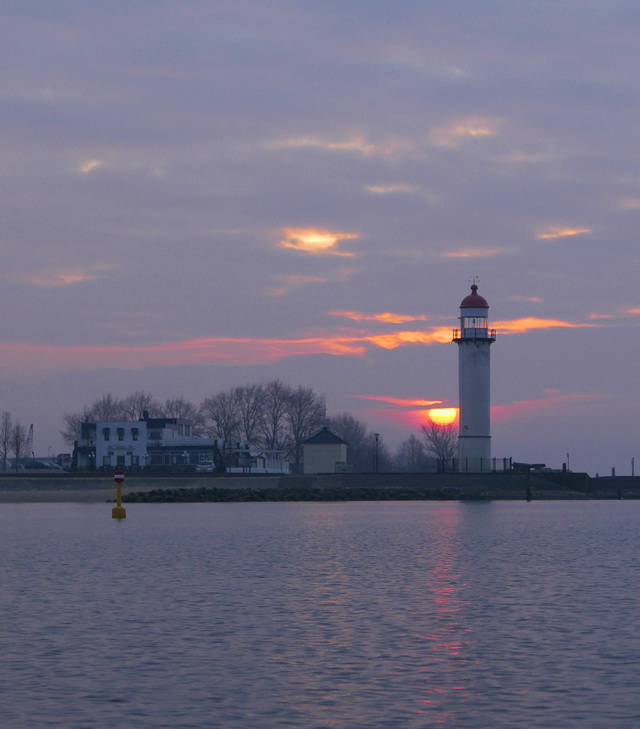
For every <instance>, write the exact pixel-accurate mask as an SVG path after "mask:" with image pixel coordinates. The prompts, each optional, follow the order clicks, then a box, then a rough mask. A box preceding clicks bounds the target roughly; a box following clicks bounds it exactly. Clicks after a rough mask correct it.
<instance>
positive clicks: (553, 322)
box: [493, 316, 598, 334]
mask: <svg viewBox="0 0 640 729" xmlns="http://www.w3.org/2000/svg"><path fill="white" fill-rule="evenodd" d="M596 326H598V325H597V324H575V323H573V322H569V321H562V320H560V319H540V318H538V317H535V316H529V317H524V318H523V319H512V320H511V321H496V322H494V323H493V327H494V328H495V329H498V330H499V331H500V332H501V333H504V334H522V333H523V332H528V331H530V330H531V329H555V328H558V327H560V328H565V329H580V328H582V327H596Z"/></svg>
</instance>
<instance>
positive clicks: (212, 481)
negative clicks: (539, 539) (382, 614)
mask: <svg viewBox="0 0 640 729" xmlns="http://www.w3.org/2000/svg"><path fill="white" fill-rule="evenodd" d="M527 485H529V487H530V493H531V498H532V499H534V500H536V499H581V498H586V497H585V495H584V494H582V493H579V492H577V491H573V490H571V489H566V488H564V487H563V486H562V485H558V484H554V483H549V482H547V481H544V480H542V479H537V478H531V479H530V480H529V481H527V477H526V476H525V475H523V474H512V473H508V474H502V473H500V474H476V475H471V474H320V475H317V476H279V477H257V476H256V477H252V476H245V477H228V476H216V477H213V478H209V479H207V480H206V481H205V480H201V481H200V483H198V482H195V483H194V482H191V483H184V484H180V485H178V484H173V485H172V486H171V487H169V488H167V487H165V486H164V485H163V486H162V487H157V488H150V489H146V490H144V491H135V489H132V491H131V492H130V493H128V494H126V495H125V496H124V498H123V501H125V502H128V503H176V502H230V501H233V502H238V501H408V500H431V501H445V500H456V501H460V500H463V501H471V500H484V501H486V500H497V499H500V500H523V499H525V498H526V497H527Z"/></svg>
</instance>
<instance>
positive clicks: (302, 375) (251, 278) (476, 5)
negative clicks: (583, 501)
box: [0, 0, 640, 474]
mask: <svg viewBox="0 0 640 729" xmlns="http://www.w3.org/2000/svg"><path fill="white" fill-rule="evenodd" d="M639 27H640V5H639V4H638V3H637V2H631V1H618V0H607V1H606V2H605V1H604V0H584V1H583V2H580V3H577V2H575V1H571V2H569V1H568V0H554V1H553V2H547V1H546V0H539V1H538V2H529V3H521V2H514V1H513V0H503V1H496V0H486V1H485V2H477V0H446V1H445V0H429V1H426V0H394V1H393V2H391V0H341V1H340V2H338V1H337V0H322V2H320V0H315V1H311V0H286V1H285V0H269V1H268V2H265V0H181V1H180V2H178V1H177V0H135V2H133V3H132V2H124V1H123V0H110V1H109V2H106V1H105V0H95V1H94V2H82V1H81V0H56V2H51V0H5V1H4V2H3V3H2V5H1V6H0V37H1V41H2V42H1V45H0V53H1V54H2V56H3V64H2V67H3V71H4V72H3V75H2V78H0V111H1V116H0V118H1V119H2V134H1V135H0V145H1V148H2V157H1V160H2V165H1V167H0V176H1V177H0V179H1V185H2V196H1V198H0V200H1V204H2V217H1V228H0V251H1V254H2V265H1V266H0V275H1V276H2V287H1V288H0V292H1V293H0V303H1V311H2V316H1V317H0V367H1V369H0V410H9V411H11V413H12V414H13V416H14V418H17V419H19V420H20V421H21V422H23V423H25V424H27V425H28V424H29V423H34V429H35V450H36V451H37V452H38V453H39V454H41V455H42V454H46V453H47V451H49V450H53V451H54V452H58V451H59V450H63V444H62V441H61V438H60V436H59V434H58V431H59V429H60V428H61V425H62V424H61V416H62V413H63V412H64V411H65V410H66V411H77V410H80V409H81V408H82V406H83V405H84V404H87V403H89V402H91V401H92V400H93V399H95V398H97V397H99V396H101V395H102V394H103V393H105V392H107V391H111V392H113V393H114V394H116V395H121V396H125V395H128V394H130V393H131V392H133V391H134V390H139V389H144V390H147V391H149V392H151V393H153V394H154V395H155V396H156V397H157V398H158V399H160V400H164V399H165V398H167V397H170V396H176V395H184V396H185V397H187V398H189V399H191V400H193V401H195V402H198V403H199V402H201V401H202V399H204V398H205V397H207V396H210V395H212V394H215V393H216V392H218V391H220V390H222V389H225V388H227V387H229V386H232V385H238V384H245V383H248V382H259V381H266V380H270V379H274V378H277V377H279V378H282V379H283V380H285V381H286V382H288V383H290V384H292V385H298V384H302V385H306V386H310V387H313V388H314V389H315V390H316V391H318V392H320V393H324V394H325V395H326V397H327V404H328V411H329V413H330V414H331V413H336V412H340V411H343V410H349V411H350V412H352V413H353V414H354V415H356V417H358V418H360V419H362V420H363V421H365V422H366V423H367V425H368V427H370V428H371V429H375V430H376V431H378V432H380V433H381V434H382V436H383V438H384V440H385V441H386V443H387V444H388V445H389V446H390V447H392V448H395V446H397V444H398V443H399V442H400V441H402V440H404V439H405V438H407V437H408V436H409V435H410V434H411V433H416V434H417V428H418V425H419V423H420V422H421V419H422V420H423V419H424V417H425V414H424V413H425V410H426V409H427V408H428V407H431V406H440V407H455V406H456V405H457V398H458V380H457V350H456V345H455V344H453V343H451V329H452V328H453V327H455V326H456V317H457V316H458V313H459V309H458V307H459V304H460V301H461V300H462V298H463V297H464V296H466V294H467V293H468V292H469V280H470V279H471V277H472V276H477V277H478V278H479V293H480V294H482V295H483V296H484V297H485V298H486V299H487V300H488V302H489V304H490V307H491V308H490V310H489V314H490V317H491V322H492V326H494V327H495V328H496V329H497V331H498V336H497V341H496V342H495V344H494V345H493V347H492V402H493V411H492V413H493V428H492V434H493V455H494V456H497V457H502V456H512V457H513V458H514V459H516V460H525V461H526V460H530V461H537V462H538V461H539V462H545V463H547V465H549V466H552V467H560V466H561V464H562V463H563V462H565V461H566V460H567V454H569V457H570V467H571V468H572V469H573V470H587V471H589V472H590V473H592V474H595V473H597V472H599V473H600V474H608V473H610V472H611V468H612V467H614V466H615V467H616V470H617V472H618V473H619V474H626V473H630V472H631V459H632V457H634V456H638V457H640V386H639V374H638V371H639V368H640V346H639V343H638V339H639V334H640V328H639V327H640V281H639V278H640V277H639V275H638V274H639V273H640V266H639V263H640V246H639V244H638V240H637V238H638V236H637V230H638V228H639V227H640V143H639V141H640V140H639V136H640V125H639V121H638V120H639V119H640V86H639V85H638V76H639V74H640V44H639V43H638V30H639ZM425 403H426V404H425ZM637 472H638V473H640V461H639V463H638V469H637Z"/></svg>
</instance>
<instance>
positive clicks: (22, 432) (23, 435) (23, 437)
mask: <svg viewBox="0 0 640 729" xmlns="http://www.w3.org/2000/svg"><path fill="white" fill-rule="evenodd" d="M26 444H27V429H26V428H25V426H24V425H20V423H19V422H18V421H16V424H15V425H14V426H13V428H12V429H11V439H10V447H11V452H12V453H13V455H14V456H15V459H16V460H15V464H16V468H17V467H18V462H19V461H20V458H21V457H22V453H23V451H24V448H25V446H26Z"/></svg>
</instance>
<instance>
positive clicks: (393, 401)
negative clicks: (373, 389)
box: [352, 395, 442, 408]
mask: <svg viewBox="0 0 640 729" xmlns="http://www.w3.org/2000/svg"><path fill="white" fill-rule="evenodd" d="M352 397H355V398H358V400H374V401H375V402H383V403H386V404H387V405H394V406H395V407H401V408H407V407H413V408H415V407H429V406H430V405H440V404H441V403H442V400H416V399H413V398H406V397H389V396H387V395H352Z"/></svg>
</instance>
